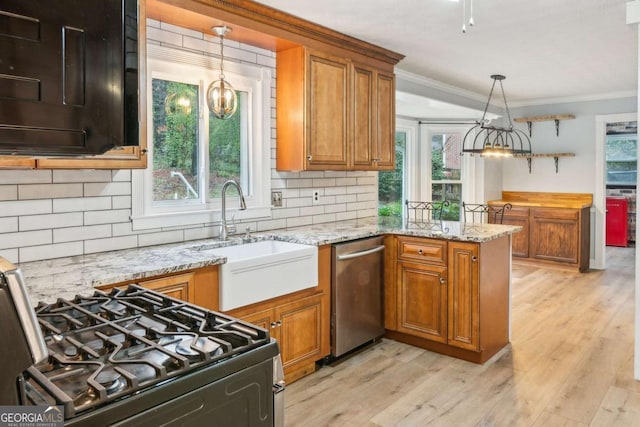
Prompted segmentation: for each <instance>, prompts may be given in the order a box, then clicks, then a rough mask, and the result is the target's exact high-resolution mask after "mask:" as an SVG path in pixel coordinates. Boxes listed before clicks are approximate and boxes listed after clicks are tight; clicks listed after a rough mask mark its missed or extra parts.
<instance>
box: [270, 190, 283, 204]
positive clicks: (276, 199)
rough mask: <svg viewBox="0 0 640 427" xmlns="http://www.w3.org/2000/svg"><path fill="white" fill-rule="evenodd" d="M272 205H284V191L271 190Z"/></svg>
mask: <svg viewBox="0 0 640 427" xmlns="http://www.w3.org/2000/svg"><path fill="white" fill-rule="evenodd" d="M271 206H275V207H277V208H278V207H280V206H282V191H272V192H271Z"/></svg>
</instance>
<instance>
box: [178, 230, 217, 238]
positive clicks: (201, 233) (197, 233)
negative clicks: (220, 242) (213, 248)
mask: <svg viewBox="0 0 640 427" xmlns="http://www.w3.org/2000/svg"><path fill="white" fill-rule="evenodd" d="M215 237H218V227H198V228H189V229H187V230H184V240H185V241H189V240H199V239H213V238H215Z"/></svg>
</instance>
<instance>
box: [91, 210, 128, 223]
mask: <svg viewBox="0 0 640 427" xmlns="http://www.w3.org/2000/svg"><path fill="white" fill-rule="evenodd" d="M130 216H131V209H113V210H110V211H89V212H85V213H84V224H85V225H94V224H111V223H115V222H129V217H130Z"/></svg>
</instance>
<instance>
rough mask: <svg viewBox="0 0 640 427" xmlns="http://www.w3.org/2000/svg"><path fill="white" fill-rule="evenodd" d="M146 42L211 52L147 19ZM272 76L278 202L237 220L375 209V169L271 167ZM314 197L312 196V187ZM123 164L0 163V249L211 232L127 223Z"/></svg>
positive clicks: (241, 55)
mask: <svg viewBox="0 0 640 427" xmlns="http://www.w3.org/2000/svg"><path fill="white" fill-rule="evenodd" d="M147 25H148V37H149V43H154V44H161V45H165V46H175V47H179V48H182V49H185V50H188V51H190V52H197V53H201V54H204V55H211V54H212V52H215V53H217V52H219V41H218V39H217V38H213V37H211V36H204V35H203V34H202V33H199V32H195V31H192V30H186V29H183V28H179V27H175V26H173V25H167V24H161V23H160V22H158V21H153V20H148V22H147ZM225 60H228V61H242V62H249V63H256V64H260V65H263V66H270V67H274V72H273V74H272V75H273V76H275V53H274V52H270V51H267V50H264V49H259V48H256V47H253V46H249V45H244V44H240V43H237V42H232V41H229V40H226V41H225ZM275 84H276V82H275V78H274V80H273V86H272V91H271V93H272V100H271V105H272V118H271V122H272V129H271V188H272V190H279V191H282V193H283V206H282V207H279V208H272V210H271V214H272V217H271V218H270V219H266V220H262V221H252V222H248V223H244V224H238V230H239V231H240V232H242V231H244V229H245V227H248V226H249V227H251V228H252V229H253V230H258V231H264V230H271V229H279V228H284V227H295V226H300V225H310V224H319V223H325V222H331V221H336V220H345V219H356V218H363V217H370V216H374V215H377V206H378V180H377V176H378V175H377V172H278V171H276V170H275V147H276V140H275V114H276V111H275ZM314 190H317V191H319V193H320V197H321V201H320V203H319V204H312V197H311V195H312V192H313V191H314ZM131 197H132V191H131V171H129V170H113V171H112V170H34V171H31V170H2V171H0V256H3V257H5V258H7V259H8V260H9V261H11V262H14V263H18V262H27V261H35V260H42V259H51V258H58V257H66V256H74V255H82V254H88V253H96V252H103V251H110V250H118V249H127V248H135V247H140V246H150V245H157V244H165V243H174V242H182V241H187V240H194V239H203V238H210V237H214V236H216V235H217V232H218V230H217V228H218V227H217V226H216V224H212V223H207V224H197V225H194V226H189V227H169V228H157V229H150V230H144V231H133V230H132V229H131V222H130V220H129V217H130V215H131Z"/></svg>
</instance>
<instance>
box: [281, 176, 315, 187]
mask: <svg viewBox="0 0 640 427" xmlns="http://www.w3.org/2000/svg"><path fill="white" fill-rule="evenodd" d="M312 186H313V179H307V178H300V179H287V188H311V187H312Z"/></svg>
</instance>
